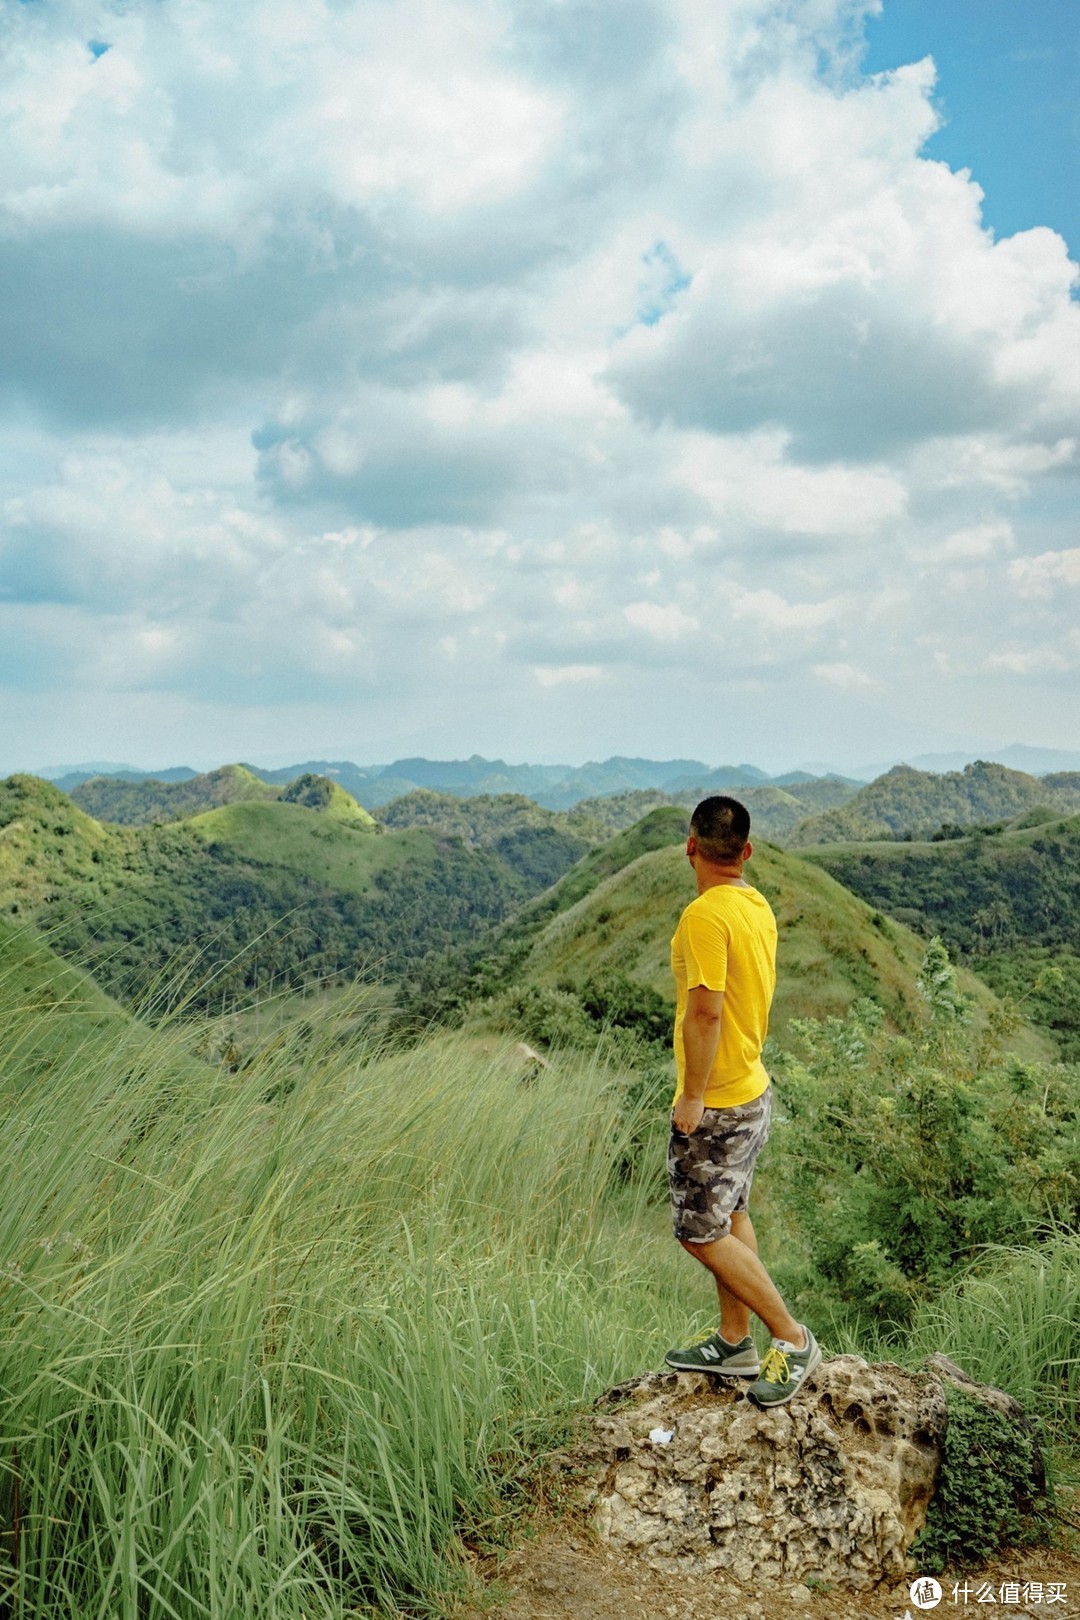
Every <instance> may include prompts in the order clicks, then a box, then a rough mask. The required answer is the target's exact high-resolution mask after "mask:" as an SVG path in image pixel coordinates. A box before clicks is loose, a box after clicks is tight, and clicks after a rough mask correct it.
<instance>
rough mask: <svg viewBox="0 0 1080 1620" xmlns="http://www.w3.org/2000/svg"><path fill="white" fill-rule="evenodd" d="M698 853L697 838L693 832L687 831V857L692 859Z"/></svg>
mask: <svg viewBox="0 0 1080 1620" xmlns="http://www.w3.org/2000/svg"><path fill="white" fill-rule="evenodd" d="M696 854H697V839H696V838H695V837H694V835H693V833H687V835H686V857H687V859H688V860H691V861H692V860H693V858H694V856H695V855H696Z"/></svg>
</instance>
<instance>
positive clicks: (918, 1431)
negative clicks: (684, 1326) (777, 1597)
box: [583, 1356, 948, 1603]
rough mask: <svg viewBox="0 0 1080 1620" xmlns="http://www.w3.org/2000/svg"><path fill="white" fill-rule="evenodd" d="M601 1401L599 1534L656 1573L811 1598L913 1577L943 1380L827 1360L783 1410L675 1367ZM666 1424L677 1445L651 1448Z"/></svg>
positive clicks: (594, 1444)
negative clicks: (910, 1562)
mask: <svg viewBox="0 0 1080 1620" xmlns="http://www.w3.org/2000/svg"><path fill="white" fill-rule="evenodd" d="M601 1406H602V1410H601V1412H600V1413H599V1415H598V1416H597V1417H596V1418H595V1420H594V1423H595V1432H594V1435H593V1437H592V1439H591V1441H590V1442H589V1444H588V1446H587V1450H586V1454H585V1456H584V1457H583V1460H584V1461H585V1462H586V1468H587V1473H588V1475H589V1478H590V1483H589V1484H588V1486H587V1487H586V1494H587V1498H588V1500H589V1503H590V1507H591V1511H592V1515H593V1519H594V1523H595V1525H596V1527H597V1529H598V1530H599V1532H600V1534H601V1536H602V1537H604V1538H605V1539H606V1540H608V1541H609V1542H612V1543H614V1544H616V1545H617V1546H619V1547H621V1548H625V1549H626V1550H627V1551H630V1552H632V1553H636V1554H637V1555H638V1556H640V1557H642V1558H644V1559H645V1560H646V1561H647V1562H648V1563H649V1564H650V1565H651V1566H652V1567H653V1568H655V1569H660V1570H685V1571H695V1572H702V1571H705V1570H725V1571H727V1572H728V1573H729V1574H730V1575H732V1576H733V1577H734V1578H735V1579H736V1580H737V1581H739V1582H740V1583H741V1584H742V1585H743V1586H745V1587H749V1588H753V1586H754V1585H755V1584H756V1583H759V1582H770V1583H783V1584H784V1585H789V1584H790V1583H795V1584H796V1585H797V1586H801V1588H802V1590H803V1591H805V1592H806V1593H807V1597H808V1598H809V1596H810V1592H809V1588H808V1587H806V1586H805V1584H804V1583H805V1582H806V1581H808V1580H812V1581H828V1582H832V1583H834V1584H836V1585H839V1586H845V1587H849V1588H850V1587H854V1588H856V1589H866V1588H868V1587H871V1586H875V1585H877V1584H878V1583H879V1582H880V1581H882V1580H894V1581H895V1580H899V1579H900V1578H901V1577H902V1576H903V1574H904V1571H905V1566H906V1560H907V1554H908V1549H909V1548H910V1546H911V1543H912V1541H913V1540H914V1538H915V1536H916V1535H917V1534H918V1532H919V1530H920V1529H921V1528H922V1525H923V1523H924V1521H925V1518H926V1509H927V1504H928V1503H929V1501H930V1499H931V1497H932V1495H933V1492H934V1484H935V1480H936V1477H937V1470H938V1464H939V1460H940V1455H941V1445H942V1441H943V1439H944V1435H945V1430H946V1427H947V1422H948V1418H947V1413H946V1407H945V1398H944V1393H943V1391H942V1386H941V1381H940V1378H939V1377H938V1376H937V1375H936V1374H935V1373H933V1372H930V1371H927V1372H925V1373H920V1374H918V1375H914V1374H912V1373H908V1372H905V1371H904V1370H903V1369H902V1368H900V1367H896V1366H893V1365H892V1364H890V1363H884V1364H877V1365H874V1366H870V1365H868V1364H867V1363H866V1362H865V1361H863V1360H861V1359H860V1358H859V1357H858V1356H837V1357H835V1358H834V1359H833V1360H831V1361H828V1362H825V1363H823V1364H822V1365H821V1366H820V1367H819V1368H818V1369H817V1371H816V1372H815V1373H814V1374H813V1376H812V1377H811V1378H810V1379H808V1380H807V1382H806V1384H804V1386H803V1388H802V1389H801V1390H800V1391H799V1394H798V1396H797V1397H796V1399H795V1400H793V1401H791V1402H789V1403H788V1404H786V1405H784V1406H780V1407H774V1408H773V1409H772V1410H771V1411H767V1410H762V1409H761V1408H760V1407H758V1406H756V1405H755V1404H754V1403H753V1402H751V1401H749V1400H747V1399H746V1398H745V1395H744V1394H743V1393H742V1391H741V1390H736V1389H733V1388H731V1387H730V1386H725V1385H724V1384H722V1383H714V1382H713V1381H712V1380H711V1379H709V1378H708V1377H707V1376H706V1375H704V1374H698V1373H674V1372H672V1373H651V1374H648V1375H647V1376H646V1377H644V1378H641V1379H637V1380H634V1381H632V1382H631V1383H629V1384H624V1385H620V1386H619V1388H618V1389H616V1390H613V1391H611V1392H610V1394H609V1395H608V1396H607V1397H605V1398H604V1400H603V1402H602V1403H601ZM657 1427H660V1428H664V1429H673V1430H674V1431H675V1432H674V1437H673V1439H672V1441H671V1444H670V1445H667V1446H654V1445H651V1444H650V1443H649V1439H648V1436H649V1433H650V1431H651V1430H652V1429H655V1428H657ZM792 1601H793V1602H795V1603H799V1602H804V1601H806V1600H805V1599H800V1598H793V1600H792Z"/></svg>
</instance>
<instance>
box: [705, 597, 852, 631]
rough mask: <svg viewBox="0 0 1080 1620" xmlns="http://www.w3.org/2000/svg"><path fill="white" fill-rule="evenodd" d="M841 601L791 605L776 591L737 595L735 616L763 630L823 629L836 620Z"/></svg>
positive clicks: (735, 598)
mask: <svg viewBox="0 0 1080 1620" xmlns="http://www.w3.org/2000/svg"><path fill="white" fill-rule="evenodd" d="M839 610H840V604H839V603H838V602H787V601H785V600H784V598H783V597H782V596H779V595H777V593H776V592H775V591H769V590H763V591H741V592H737V593H736V594H735V596H734V598H733V600H732V603H731V613H732V617H733V618H736V619H748V620H749V621H750V622H751V623H753V624H756V625H759V626H760V627H761V629H763V630H819V629H820V628H821V627H822V626H823V625H826V624H829V623H830V622H831V621H832V620H833V619H835V618H836V616H837V614H838V612H839Z"/></svg>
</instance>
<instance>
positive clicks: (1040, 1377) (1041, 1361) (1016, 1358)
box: [908, 1231, 1080, 1444]
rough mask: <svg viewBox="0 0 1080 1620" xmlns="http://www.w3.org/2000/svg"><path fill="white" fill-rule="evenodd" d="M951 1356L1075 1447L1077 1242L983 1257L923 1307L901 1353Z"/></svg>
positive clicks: (1079, 1375)
mask: <svg viewBox="0 0 1080 1620" xmlns="http://www.w3.org/2000/svg"><path fill="white" fill-rule="evenodd" d="M936 1350H941V1351H944V1352H945V1354H946V1355H948V1356H951V1357H952V1358H953V1359H954V1360H955V1361H957V1362H959V1364H960V1365H961V1366H962V1367H963V1368H964V1370H965V1371H966V1372H969V1373H971V1375H972V1376H973V1377H976V1378H979V1379H982V1380H984V1381H985V1382H987V1383H992V1384H997V1385H999V1386H1000V1387H1001V1388H1003V1389H1007V1390H1008V1391H1009V1392H1010V1394H1012V1395H1015V1396H1016V1398H1017V1399H1018V1400H1019V1401H1021V1402H1023V1404H1024V1405H1025V1406H1026V1407H1028V1408H1029V1409H1030V1410H1031V1411H1034V1412H1038V1413H1039V1414H1040V1415H1041V1416H1042V1418H1043V1419H1044V1420H1045V1421H1046V1423H1047V1424H1048V1425H1049V1427H1050V1429H1051V1432H1052V1433H1054V1434H1055V1435H1056V1436H1057V1437H1058V1438H1059V1439H1061V1440H1062V1441H1064V1442H1071V1443H1073V1444H1075V1442H1076V1436H1077V1432H1078V1428H1077V1426H1078V1421H1080V1234H1077V1233H1076V1232H1073V1231H1063V1232H1058V1233H1056V1234H1054V1235H1053V1236H1051V1237H1050V1238H1048V1239H1047V1240H1046V1241H1045V1242H1043V1243H1040V1244H1039V1245H1038V1246H1035V1245H1029V1246H1025V1247H1017V1248H997V1249H991V1250H988V1251H987V1252H986V1254H985V1255H984V1256H983V1258H982V1261H981V1262H980V1266H979V1269H978V1270H977V1271H973V1272H971V1273H970V1274H969V1275H967V1276H965V1277H962V1278H960V1279H958V1280H957V1282H956V1283H954V1284H953V1285H952V1286H951V1287H949V1288H946V1289H944V1290H943V1291H942V1292H941V1293H940V1294H938V1295H937V1296H936V1297H935V1298H934V1299H932V1300H928V1301H927V1302H926V1303H925V1304H923V1305H922V1306H921V1307H920V1309H919V1311H918V1314H917V1316H916V1318H915V1321H914V1323H913V1325H912V1330H911V1334H910V1337H909V1340H908V1352H909V1355H912V1356H916V1357H917V1356H920V1355H930V1354H932V1353H933V1352H934V1351H936Z"/></svg>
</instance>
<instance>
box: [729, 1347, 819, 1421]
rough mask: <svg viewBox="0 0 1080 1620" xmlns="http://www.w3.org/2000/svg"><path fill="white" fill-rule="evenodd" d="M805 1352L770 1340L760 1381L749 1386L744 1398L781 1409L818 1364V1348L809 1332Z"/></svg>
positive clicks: (760, 1404)
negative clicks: (746, 1396)
mask: <svg viewBox="0 0 1080 1620" xmlns="http://www.w3.org/2000/svg"><path fill="white" fill-rule="evenodd" d="M803 1331H804V1332H805V1334H806V1349H805V1350H793V1349H792V1348H791V1346H790V1345H789V1344H785V1343H784V1342H783V1341H782V1340H779V1341H778V1340H776V1339H774V1340H773V1342H772V1344H771V1345H770V1346H769V1348H768V1350H766V1352H765V1360H764V1361H763V1362H762V1363H761V1377H760V1378H759V1379H758V1380H757V1382H756V1383H753V1384H751V1385H750V1388H749V1389H748V1390H747V1392H746V1393H747V1394H748V1395H749V1396H750V1398H751V1399H752V1400H755V1401H757V1403H758V1405H759V1406H783V1404H784V1402H785V1401H790V1399H791V1397H792V1396H793V1395H797V1394H798V1392H799V1389H800V1387H801V1385H802V1384H803V1383H805V1381H806V1379H807V1378H809V1376H810V1374H811V1373H812V1372H813V1370H814V1368H815V1367H816V1366H818V1364H819V1363H820V1361H821V1348H820V1346H819V1345H818V1342H817V1340H816V1339H815V1338H814V1335H813V1334H812V1333H811V1331H810V1329H809V1328H804V1330H803Z"/></svg>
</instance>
